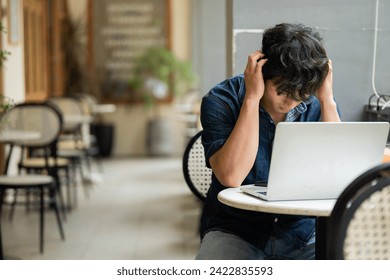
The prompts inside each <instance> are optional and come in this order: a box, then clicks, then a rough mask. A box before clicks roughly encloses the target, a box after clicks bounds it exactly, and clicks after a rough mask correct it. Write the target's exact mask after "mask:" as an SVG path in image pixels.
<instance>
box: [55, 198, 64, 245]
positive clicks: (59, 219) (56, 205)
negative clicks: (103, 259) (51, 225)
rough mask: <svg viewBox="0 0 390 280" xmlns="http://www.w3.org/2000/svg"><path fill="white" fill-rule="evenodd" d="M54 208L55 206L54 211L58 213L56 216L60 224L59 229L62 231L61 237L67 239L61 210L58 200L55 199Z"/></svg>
mask: <svg viewBox="0 0 390 280" xmlns="http://www.w3.org/2000/svg"><path fill="white" fill-rule="evenodd" d="M54 199H55V198H54ZM53 208H54V212H55V215H56V218H57V224H58V229H59V231H60V236H61V239H62V240H65V233H64V228H63V226H62V222H61V217H60V211H59V210H58V204H57V201H56V200H54V202H53Z"/></svg>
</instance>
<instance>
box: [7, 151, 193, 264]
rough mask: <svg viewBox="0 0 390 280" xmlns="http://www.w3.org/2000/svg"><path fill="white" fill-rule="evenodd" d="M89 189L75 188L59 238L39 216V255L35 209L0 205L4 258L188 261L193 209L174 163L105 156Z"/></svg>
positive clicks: (49, 216)
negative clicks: (43, 232)
mask: <svg viewBox="0 0 390 280" xmlns="http://www.w3.org/2000/svg"><path fill="white" fill-rule="evenodd" d="M97 170H98V169H96V168H94V172H93V175H94V176H93V178H94V181H95V184H94V185H93V186H90V187H89V188H87V189H84V188H83V186H82V185H80V184H79V185H78V186H77V197H78V205H77V207H76V209H74V210H73V211H72V212H71V213H69V215H68V218H67V221H66V222H64V227H65V235H66V240H65V241H61V239H60V236H59V232H58V228H57V224H56V222H55V219H54V213H52V211H50V210H49V211H46V213H47V214H46V225H45V229H46V237H45V252H44V253H43V254H40V253H39V247H38V211H36V210H35V211H34V210H32V211H30V213H26V210H25V207H24V206H23V207H22V206H20V207H18V208H17V211H16V213H15V217H14V219H13V221H9V220H8V218H7V217H8V212H9V207H8V206H4V207H3V213H2V221H1V222H2V234H3V247H4V255H5V257H6V258H9V259H25V260H32V259H34V260H35V259H38V260H39V259H40V260H86V259H88V260H122V259H131V260H151V259H153V260H159V259H178V260H188V259H189V260H190V259H193V258H194V257H195V255H196V252H197V248H198V246H199V237H198V221H199V214H200V209H201V204H200V203H199V201H198V200H197V199H196V198H195V197H194V195H192V193H191V192H190V191H189V189H188V187H187V186H186V184H185V181H184V179H183V176H182V171H181V159H180V158H168V159H152V158H147V159H109V160H104V162H103V172H102V173H100V172H99V173H98V172H97Z"/></svg>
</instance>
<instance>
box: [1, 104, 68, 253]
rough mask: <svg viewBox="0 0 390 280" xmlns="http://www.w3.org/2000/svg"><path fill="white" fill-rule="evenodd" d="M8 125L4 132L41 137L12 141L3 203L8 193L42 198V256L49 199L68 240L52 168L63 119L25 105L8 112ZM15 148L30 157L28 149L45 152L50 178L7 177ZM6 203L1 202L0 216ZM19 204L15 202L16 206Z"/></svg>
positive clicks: (49, 110) (3, 183)
mask: <svg viewBox="0 0 390 280" xmlns="http://www.w3.org/2000/svg"><path fill="white" fill-rule="evenodd" d="M4 118H5V124H4V126H3V131H7V130H9V131H17V132H26V133H28V132H29V131H32V132H34V133H37V137H34V138H33V139H30V140H23V139H19V140H15V141H12V142H11V143H10V144H11V147H10V152H9V156H8V158H7V164H6V168H5V169H6V170H5V175H3V176H0V199H1V198H2V197H3V193H4V192H5V191H6V190H10V189H12V190H15V194H14V195H15V196H16V195H17V193H18V192H17V191H19V190H23V191H25V192H27V193H31V192H33V193H37V194H38V197H39V209H40V252H41V253H43V250H44V208H45V203H46V200H47V198H49V200H48V201H49V203H50V206H51V207H52V208H53V209H54V211H55V216H56V218H57V223H58V227H59V231H60V235H61V239H62V240H64V239H65V235H64V230H63V226H62V222H61V219H60V215H59V210H58V208H59V207H58V203H57V198H58V197H57V195H58V194H59V192H58V182H57V180H56V178H55V176H56V175H55V171H53V166H50V163H49V162H50V159H52V161H53V158H52V149H53V146H55V145H56V142H57V140H58V136H59V133H60V131H61V126H62V119H61V116H60V114H59V113H58V111H56V110H55V108H53V107H51V106H48V105H45V104H41V103H23V104H19V105H16V106H15V107H14V108H13V109H11V110H10V111H9V112H7V113H6V114H5V116H4ZM14 146H19V147H21V148H22V151H21V154H22V156H23V155H24V154H26V153H27V151H26V149H29V148H34V149H41V150H42V151H43V158H44V166H45V171H46V174H20V175H12V176H9V175H7V168H8V163H9V157H10V156H11V153H12V150H13V147H14ZM2 202H3V201H2V200H1V201H0V213H1V206H2ZM15 202H16V200H14V202H13V206H15Z"/></svg>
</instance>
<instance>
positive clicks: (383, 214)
mask: <svg viewBox="0 0 390 280" xmlns="http://www.w3.org/2000/svg"><path fill="white" fill-rule="evenodd" d="M328 251H329V258H330V259H363V260H368V259H390V163H386V164H381V165H379V166H376V167H374V168H372V169H370V170H368V171H367V172H365V173H363V174H362V175H361V176H359V177H358V178H357V179H356V180H354V181H353V182H352V183H351V184H350V185H349V186H348V187H347V188H346V189H345V190H344V192H343V193H342V194H341V195H340V197H339V198H338V200H337V202H336V204H335V207H334V209H333V211H332V214H331V216H330V220H329V227H328Z"/></svg>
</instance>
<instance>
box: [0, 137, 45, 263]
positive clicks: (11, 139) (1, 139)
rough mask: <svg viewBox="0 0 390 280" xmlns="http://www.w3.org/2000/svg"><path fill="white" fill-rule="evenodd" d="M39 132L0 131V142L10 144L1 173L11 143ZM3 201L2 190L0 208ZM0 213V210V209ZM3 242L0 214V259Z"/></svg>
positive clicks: (25, 139)
mask: <svg viewBox="0 0 390 280" xmlns="http://www.w3.org/2000/svg"><path fill="white" fill-rule="evenodd" d="M39 136H40V133H39V132H36V131H18V130H3V131H0V143H5V144H11V147H10V150H9V151H8V155H7V156H6V162H5V165H4V171H3V174H7V172H8V166H9V162H10V158H11V152H12V148H13V143H15V142H16V141H17V142H23V141H29V140H34V139H37V138H39ZM2 203H3V192H0V208H1V204H2ZM0 214H1V211H0ZM3 259H4V256H3V243H2V237H1V216H0V260H3Z"/></svg>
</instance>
